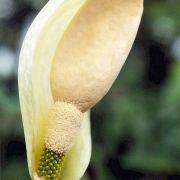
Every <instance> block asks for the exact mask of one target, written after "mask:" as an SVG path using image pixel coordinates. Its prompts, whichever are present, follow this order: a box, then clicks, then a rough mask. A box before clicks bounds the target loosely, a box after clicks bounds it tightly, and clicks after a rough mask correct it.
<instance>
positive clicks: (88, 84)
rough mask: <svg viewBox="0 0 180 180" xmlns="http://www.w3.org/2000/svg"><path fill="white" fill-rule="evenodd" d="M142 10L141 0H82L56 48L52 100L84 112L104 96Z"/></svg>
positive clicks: (125, 56)
mask: <svg viewBox="0 0 180 180" xmlns="http://www.w3.org/2000/svg"><path fill="white" fill-rule="evenodd" d="M142 10H143V1H142V0H86V3H85V4H84V5H83V6H82V8H81V9H80V10H79V11H78V13H77V14H76V16H75V17H74V18H73V20H72V22H71V24H70V25H69V27H68V29H67V30H66V32H65V34H64V36H63V38H62V40H61V41H60V42H59V43H58V47H57V49H56V54H55V56H54V61H53V66H52V70H51V87H52V93H53V97H54V99H58V100H59V101H65V102H73V103H74V104H75V105H76V106H77V107H78V108H79V109H80V110H81V111H82V112H85V111H86V110H87V109H89V108H90V107H93V106H94V105H95V104H96V103H97V102H98V101H99V100H100V99H101V98H102V97H104V95H105V94H106V93H107V92H108V90H109V89H110V87H111V86H112V84H113V82H114V80H115V79H116V77H117V75H118V73H119V72H120V70H121V67H122V66H123V64H124V62H125V60H126V58H127V56H128V54H129V51H130V49H131V47H132V44H133V42H134V39H135V37H136V34H137V30H138V27H139V23H140V20H141V16H142ZM59 89H60V91H59ZM72 89H74V91H73V92H72Z"/></svg>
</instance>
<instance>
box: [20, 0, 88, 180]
mask: <svg viewBox="0 0 180 180" xmlns="http://www.w3.org/2000/svg"><path fill="white" fill-rule="evenodd" d="M82 4H83V1H82V0H67V1H66V2H64V3H62V1H61V0H56V1H50V2H49V3H48V4H47V5H46V6H45V7H44V8H43V10H42V11H41V12H40V13H39V14H38V16H37V17H36V19H35V20H34V22H33V23H32V25H31V27H30V29H29V31H28V33H27V35H26V38H25V40H24V43H23V47H22V50H21V54H20V62H19V94H20V103H21V111H22V118H23V125H24V130H25V139H26V147H27V157H28V165H29V171H30V174H31V177H32V178H33V179H36V177H37V176H36V173H35V170H36V169H37V166H38V160H39V157H40V155H41V153H42V152H41V150H42V146H43V143H44V139H43V138H44V130H45V127H46V119H47V114H48V110H49V107H50V106H51V105H52V104H53V98H52V95H51V90H50V68H51V63H52V59H53V58H52V57H53V55H54V51H55V48H56V46H57V43H58V42H59V40H60V38H61V36H62V34H63V32H64V31H65V29H66V28H67V26H68V24H69V22H70V20H71V18H72V17H73V16H74V13H75V12H76V11H77V10H78V9H79V8H80V7H81V5H82ZM67 9H68V11H66V10H67ZM57 29H58V33H57ZM85 117H86V118H85V119H84V120H83V121H84V122H83V124H84V125H83V126H82V128H81V132H80V134H81V136H78V138H77V140H76V141H77V143H76V144H75V146H74V148H75V149H77V150H78V151H79V149H80V148H82V149H86V151H85V152H83V154H82V152H77V151H76V150H74V148H73V149H72V153H73V154H74V156H76V158H78V159H79V161H80V162H82V163H81V164H79V165H78V166H75V167H76V169H74V172H75V173H73V175H75V174H78V176H77V175H75V176H76V177H77V179H78V178H80V177H81V176H82V175H83V173H84V171H85V169H86V168H87V166H88V163H89V159H90V153H91V138H90V125H89V117H88V116H87V115H86V116H85ZM84 146H85V147H84ZM78 155H79V156H78ZM69 157H70V158H69ZM67 159H68V160H67V162H66V168H70V169H71V167H72V166H71V164H73V162H71V161H73V160H74V159H73V158H71V152H70V153H69V154H68V155H67ZM75 160H76V159H75ZM81 165H82V166H81ZM66 168H64V170H66ZM63 177H64V178H66V176H65V175H64V176H63ZM72 179H73V177H72Z"/></svg>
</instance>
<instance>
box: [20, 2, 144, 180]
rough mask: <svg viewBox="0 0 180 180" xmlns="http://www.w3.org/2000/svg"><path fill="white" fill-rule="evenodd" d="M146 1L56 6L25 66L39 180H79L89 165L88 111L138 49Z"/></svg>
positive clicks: (36, 33) (38, 22) (30, 41)
mask: <svg viewBox="0 0 180 180" xmlns="http://www.w3.org/2000/svg"><path fill="white" fill-rule="evenodd" d="M142 10H143V0H64V1H63V0H50V1H49V2H48V3H47V5H46V6H45V7H44V8H43V9H42V10H41V12H40V13H39V14H38V16H37V17H36V19H35V20H34V21H33V23H32V25H31V27H30V28H29V30H28V32H27V35H26V37H25V40H24V43H23V46H22V50H21V53H20V61H19V95H20V104H21V111H22V118H23V126H24V132H25V139H26V147H27V157H28V166H29V172H30V175H31V177H32V179H34V180H44V179H52V180H54V179H61V180H79V179H80V178H81V177H82V176H83V174H84V172H85V170H86V168H87V166H88V164H89V161H90V156H91V133H90V118H89V110H90V108H92V107H93V106H94V105H95V104H96V103H97V102H98V101H100V100H101V99H102V98H103V97H104V95H105V94H106V93H107V92H108V91H109V89H110V87H111V86H112V84H113V82H114V81H115V79H116V77H117V75H118V73H119V71H120V70H121V68H122V66H123V64H124V62H125V60H126V58H127V56H128V53H129V51H130V49H131V47H132V44H133V42H134V39H135V37H136V33H137V30H138V27H139V23H140V20H141V16H142Z"/></svg>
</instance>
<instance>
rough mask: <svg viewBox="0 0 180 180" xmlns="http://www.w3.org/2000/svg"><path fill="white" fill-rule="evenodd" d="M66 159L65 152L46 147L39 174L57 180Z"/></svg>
mask: <svg viewBox="0 0 180 180" xmlns="http://www.w3.org/2000/svg"><path fill="white" fill-rule="evenodd" d="M64 159H65V154H64V153H61V154H59V153H57V152H54V151H52V150H50V149H47V148H44V150H43V153H42V155H41V159H40V163H39V167H38V171H37V172H38V175H39V176H40V177H45V178H46V179H48V180H56V179H58V177H59V176H60V173H61V169H62V168H63V164H64Z"/></svg>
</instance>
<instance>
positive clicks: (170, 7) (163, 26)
mask: <svg viewBox="0 0 180 180" xmlns="http://www.w3.org/2000/svg"><path fill="white" fill-rule="evenodd" d="M46 2H47V0H0V146H1V149H0V150H1V157H0V161H1V168H0V178H1V179H2V180H29V179H30V178H29V174H28V169H27V162H26V148H25V142H24V134H23V127H22V121H21V115H20V108H19V99H18V86H17V67H18V55H19V51H20V46H21V43H22V40H23V38H24V35H25V32H26V31H27V28H28V27H29V25H30V23H31V22H32V20H33V18H34V17H35V15H36V14H37V13H38V12H39V10H40V9H41V8H42V7H43V6H44V4H45V3H46ZM144 6H145V11H144V15H143V19H142V22H141V26H140V30H139V33H138V36H137V38H136V42H135V44H134V46H133V49H132V51H131V53H130V55H129V57H128V59H127V61H126V64H125V65H124V67H123V69H122V71H121V73H120V75H119V76H118V79H117V80H116V82H115V84H114V85H113V87H112V89H111V91H110V92H109V93H108V94H107V95H106V97H105V98H104V99H103V100H102V101H101V102H100V103H98V105H96V106H95V107H94V108H93V109H92V115H91V120H92V141H93V151H92V158H91V162H90V165H89V167H88V170H87V172H86V174H85V176H84V177H83V180H121V179H122V180H138V179H144V180H148V179H149V180H151V179H152V180H161V179H162V180H166V179H169V180H180V20H179V19H180V1H179V0H145V4H144ZM77 166H78V162H77Z"/></svg>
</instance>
